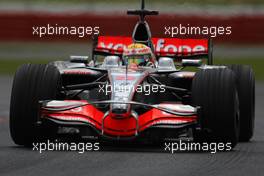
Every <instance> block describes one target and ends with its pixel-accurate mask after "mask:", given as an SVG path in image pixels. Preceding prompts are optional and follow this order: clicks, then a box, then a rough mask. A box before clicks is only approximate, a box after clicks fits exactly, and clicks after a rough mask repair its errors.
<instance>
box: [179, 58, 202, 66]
mask: <svg viewBox="0 0 264 176" xmlns="http://www.w3.org/2000/svg"><path fill="white" fill-rule="evenodd" d="M202 64H203V62H202V60H201V59H182V66H183V67H187V66H189V67H200V66H201V65H202Z"/></svg>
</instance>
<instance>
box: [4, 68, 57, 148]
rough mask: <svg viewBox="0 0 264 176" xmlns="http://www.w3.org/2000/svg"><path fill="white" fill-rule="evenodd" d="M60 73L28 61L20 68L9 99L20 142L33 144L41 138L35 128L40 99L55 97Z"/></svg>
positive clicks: (14, 130) (15, 136)
mask: <svg viewBox="0 0 264 176" xmlns="http://www.w3.org/2000/svg"><path fill="white" fill-rule="evenodd" d="M59 85H60V73H59V71H58V70H57V68H56V67H54V66H52V65H32V64H26V65H22V66H20V67H19V68H18V70H17V72H16V74H15V77H14V80H13V87H12V94H11V102H10V124H9V125H10V133H11V137H12V139H13V141H14V142H15V143H16V144H18V145H25V146H27V145H32V142H34V141H37V140H39V139H40V138H41V137H43V136H40V135H39V134H40V133H39V131H38V128H36V122H37V118H38V112H39V107H38V106H39V104H38V102H39V101H40V100H51V99H56V98H57V96H58V86H59Z"/></svg>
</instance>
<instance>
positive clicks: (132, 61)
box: [123, 43, 155, 67]
mask: <svg viewBox="0 0 264 176" xmlns="http://www.w3.org/2000/svg"><path fill="white" fill-rule="evenodd" d="M123 59H124V61H125V62H127V64H128V66H129V67H138V66H141V67H144V66H145V67H154V62H155V56H154V54H153V53H152V51H151V49H150V48H149V47H148V46H146V45H144V44H141V43H133V44H130V45H129V46H128V47H127V48H126V49H125V50H124V52H123Z"/></svg>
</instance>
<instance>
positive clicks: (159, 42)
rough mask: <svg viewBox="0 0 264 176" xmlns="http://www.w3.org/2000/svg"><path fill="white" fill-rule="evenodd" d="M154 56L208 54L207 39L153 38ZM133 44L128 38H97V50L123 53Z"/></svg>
mask: <svg viewBox="0 0 264 176" xmlns="http://www.w3.org/2000/svg"><path fill="white" fill-rule="evenodd" d="M152 42H153V44H154V48H155V53H156V54H158V55H159V54H168V55H169V54H195V53H207V52H208V40H207V39H177V38H153V39H152ZM131 43H133V41H132V39H131V38H130V37H104V36H102V37H99V39H98V46H97V48H96V49H97V50H103V51H108V52H119V53H121V52H123V50H124V49H125V48H127V46H128V45H130V44H131Z"/></svg>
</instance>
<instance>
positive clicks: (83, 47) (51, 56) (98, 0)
mask: <svg viewBox="0 0 264 176" xmlns="http://www.w3.org/2000/svg"><path fill="white" fill-rule="evenodd" d="M146 2H147V4H146V7H153V5H155V6H154V7H155V8H158V7H159V6H162V9H154V10H161V11H162V10H163V11H166V7H167V8H168V9H172V7H174V6H175V7H177V5H183V6H180V7H186V9H188V10H186V11H184V9H182V11H184V13H185V14H184V15H187V16H188V15H189V13H192V11H191V10H190V8H192V7H195V8H196V9H197V8H198V9H200V11H199V12H198V13H201V15H203V14H202V13H203V10H207V8H209V7H211V6H213V7H214V11H218V12H219V13H218V14H221V13H222V14H223V18H231V17H232V15H233V14H231V16H226V14H225V10H226V9H229V11H231V12H232V8H234V9H236V13H237V14H238V15H239V14H242V16H245V15H246V16H250V17H252V14H253V15H254V14H255V13H256V14H257V15H259V16H260V17H264V0H189V1H186V0H146ZM54 4H56V5H54ZM82 5H85V6H87V7H88V6H90V5H91V8H89V9H88V10H87V12H89V13H95V14H104V15H106V14H105V12H104V11H105V9H107V13H109V12H111V9H113V11H116V10H117V5H120V6H118V8H120V11H122V12H123V11H124V10H127V9H134V8H138V7H139V6H140V3H139V0H114V1H113V0H12V1H10V0H9V1H8V0H0V14H2V16H1V17H0V18H1V19H2V20H6V21H8V20H7V19H8V14H12V13H17V12H22V13H35V14H36V15H37V14H38V9H39V8H41V10H42V11H44V12H45V13H47V14H48V13H54V11H56V9H57V8H60V9H64V10H63V13H65V14H66V15H67V14H68V13H71V12H72V11H74V12H76V11H78V10H79V9H80V10H81V11H82V12H85V9H83V8H80V7H82ZM245 9H246V11H247V13H245ZM5 14H7V17H6V19H5ZM237 14H236V15H237ZM60 15H61V11H60ZM124 15H125V14H124ZM207 15H208V14H207ZM263 19H264V18H263ZM8 22H9V23H12V21H8ZM263 23H264V21H263ZM13 25H20V24H13ZM248 25H250V23H248ZM1 30H2V29H0V33H1ZM117 30H118V28H117ZM241 30H243V29H241ZM17 32H18V33H19V32H20V31H17ZM30 32H32V31H30ZM244 32H247V31H244ZM263 33H264V29H263ZM90 48H91V45H90V43H89V42H88V41H87V43H76V42H71V41H67V44H65V42H63V41H62V42H58V41H56V42H52V41H50V42H47V41H45V42H43V41H42V40H40V41H37V42H36V41H34V42H32V41H24V40H12V41H6V40H1V38H0V74H1V75H13V74H14V72H15V70H16V68H17V67H18V66H19V65H21V64H23V63H47V62H49V61H51V60H63V59H68V55H90V53H89V52H90ZM214 48H215V51H216V52H215V54H214V58H215V63H216V64H247V65H251V66H252V67H253V69H254V71H255V74H256V78H257V80H261V81H263V80H264V43H258V44H256V45H254V43H253V44H252V43H250V44H243V46H241V45H237V44H234V45H232V48H231V49H230V47H229V46H227V45H225V44H216V45H215V46H214Z"/></svg>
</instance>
